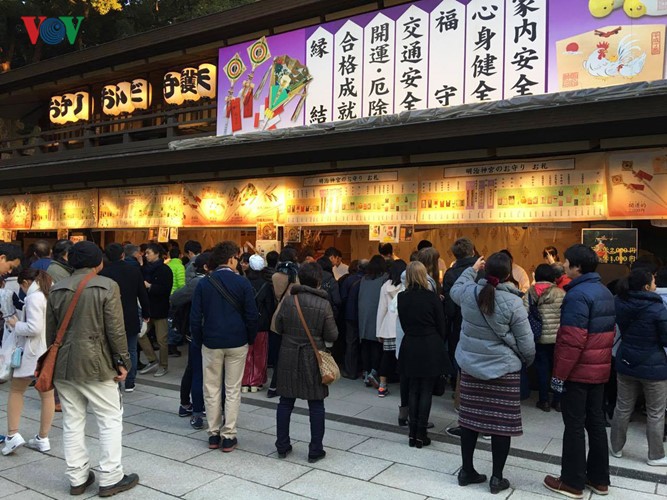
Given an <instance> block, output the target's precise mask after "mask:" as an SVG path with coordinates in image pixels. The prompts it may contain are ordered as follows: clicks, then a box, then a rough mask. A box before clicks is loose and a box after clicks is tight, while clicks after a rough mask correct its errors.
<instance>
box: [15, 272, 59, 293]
mask: <svg viewBox="0 0 667 500" xmlns="http://www.w3.org/2000/svg"><path fill="white" fill-rule="evenodd" d="M24 281H36V282H37V284H38V285H39V288H40V290H41V291H42V293H43V294H44V296H45V297H48V296H49V291H50V290H51V285H52V284H53V280H51V276H49V275H48V274H47V273H46V272H44V271H40V270H39V269H32V268H27V269H23V270H22V271H21V272H20V273H19V275H18V282H19V285H20V284H21V283H23V282H24Z"/></svg>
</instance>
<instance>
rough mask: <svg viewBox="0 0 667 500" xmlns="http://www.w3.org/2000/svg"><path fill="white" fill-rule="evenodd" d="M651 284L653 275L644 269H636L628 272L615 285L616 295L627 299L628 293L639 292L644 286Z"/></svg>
mask: <svg viewBox="0 0 667 500" xmlns="http://www.w3.org/2000/svg"><path fill="white" fill-rule="evenodd" d="M651 283H653V273H652V272H651V271H650V270H649V269H647V268H645V267H638V268H636V269H633V270H632V271H630V274H629V275H628V276H626V277H625V278H621V279H620V280H619V281H618V284H617V285H616V293H617V294H618V295H620V296H621V297H623V298H627V297H628V294H629V292H639V291H642V290H643V289H644V287H645V286H646V285H650V284H651Z"/></svg>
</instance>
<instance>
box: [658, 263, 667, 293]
mask: <svg viewBox="0 0 667 500" xmlns="http://www.w3.org/2000/svg"><path fill="white" fill-rule="evenodd" d="M655 286H659V287H660V288H664V287H667V267H663V268H661V269H658V272H657V273H656V274H655Z"/></svg>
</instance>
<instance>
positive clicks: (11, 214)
mask: <svg viewBox="0 0 667 500" xmlns="http://www.w3.org/2000/svg"><path fill="white" fill-rule="evenodd" d="M30 213H31V206H30V197H29V196H23V195H21V196H0V229H30V220H31V217H30Z"/></svg>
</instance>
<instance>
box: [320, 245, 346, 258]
mask: <svg viewBox="0 0 667 500" xmlns="http://www.w3.org/2000/svg"><path fill="white" fill-rule="evenodd" d="M324 256H325V257H327V258H329V257H343V252H341V251H340V250H338V249H337V248H336V247H329V248H327V249H326V250H325V251H324Z"/></svg>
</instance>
